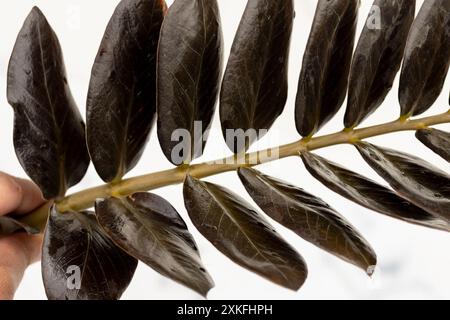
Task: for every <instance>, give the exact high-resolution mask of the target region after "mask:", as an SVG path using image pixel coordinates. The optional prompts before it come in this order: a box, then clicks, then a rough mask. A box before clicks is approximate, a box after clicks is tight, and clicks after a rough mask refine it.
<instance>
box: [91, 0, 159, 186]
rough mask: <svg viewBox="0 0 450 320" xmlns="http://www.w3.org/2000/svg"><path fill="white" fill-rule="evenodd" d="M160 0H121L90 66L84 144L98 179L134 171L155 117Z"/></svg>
mask: <svg viewBox="0 0 450 320" xmlns="http://www.w3.org/2000/svg"><path fill="white" fill-rule="evenodd" d="M165 10H166V5H165V2H164V0H122V1H121V2H120V4H119V5H118V6H117V8H116V10H115V11H114V14H113V16H112V18H111V20H110V21H109V24H108V27H107V28H106V31H105V35H104V36H103V40H102V42H101V44H100V49H99V51H98V53H97V57H96V58H95V62H94V66H93V67H92V74H91V81H90V85H89V93H88V98H87V110H86V111H87V115H86V118H87V142H88V147H89V152H90V154H91V157H92V161H93V163H94V166H95V168H96V170H97V172H98V174H99V175H100V177H101V178H102V179H103V180H104V181H106V182H111V181H114V180H118V179H121V178H122V177H123V176H124V175H125V174H126V173H127V172H128V171H130V170H131V169H133V168H134V166H135V165H136V164H137V162H138V161H139V159H140V158H141V156H142V153H143V151H144V148H145V144H146V143H147V140H148V136H149V133H150V131H151V129H152V126H153V123H154V118H155V113H156V52H157V47H158V40H159V32H160V30H161V24H162V21H163V18H164V13H165Z"/></svg>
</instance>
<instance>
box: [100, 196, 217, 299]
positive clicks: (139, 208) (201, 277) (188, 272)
mask: <svg viewBox="0 0 450 320" xmlns="http://www.w3.org/2000/svg"><path fill="white" fill-rule="evenodd" d="M96 212H97V219H98V221H99V222H100V224H101V225H102V227H103V228H104V229H105V231H106V232H107V233H108V235H109V236H110V237H111V239H113V241H114V242H115V243H116V244H117V245H118V246H120V247H121V248H123V249H124V250H126V251H127V252H128V253H129V254H131V255H132V256H133V257H136V258H137V259H139V260H141V261H142V262H144V263H146V264H147V265H149V266H150V267H152V268H153V269H155V270H156V271H158V272H159V273H161V274H162V275H164V276H166V277H169V278H171V279H173V280H175V281H177V282H179V283H181V284H183V285H185V286H187V287H189V288H191V289H193V290H195V291H197V292H198V293H200V294H202V295H203V296H206V294H207V293H208V291H209V290H210V289H211V288H212V287H213V286H214V282H213V280H212V279H211V277H210V276H209V274H208V273H207V271H206V270H205V268H204V267H203V265H202V262H201V259H200V255H199V252H198V249H197V245H196V244H195V241H194V239H193V238H192V236H191V234H190V233H189V231H188V229H187V226H186V224H185V223H184V221H183V219H182V218H181V217H180V215H179V214H178V212H177V211H176V210H175V209H174V208H173V207H172V206H171V205H170V203H168V202H167V201H166V200H164V199H163V198H161V197H159V196H157V195H154V194H151V193H136V194H134V195H132V196H130V197H128V198H122V199H119V198H110V199H106V200H98V201H97V204H96Z"/></svg>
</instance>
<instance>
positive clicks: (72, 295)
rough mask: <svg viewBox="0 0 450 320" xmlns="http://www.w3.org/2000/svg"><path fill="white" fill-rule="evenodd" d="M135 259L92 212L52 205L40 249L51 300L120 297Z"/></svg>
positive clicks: (129, 279) (128, 279)
mask: <svg viewBox="0 0 450 320" xmlns="http://www.w3.org/2000/svg"><path fill="white" fill-rule="evenodd" d="M136 267H137V260H136V259H134V258H132V257H130V256H129V255H128V254H126V253H125V252H124V251H122V250H121V249H120V248H118V247H117V246H116V245H115V244H114V243H113V242H112V241H111V240H110V239H109V238H108V237H107V236H106V234H105V233H104V232H103V230H101V228H100V226H99V225H98V223H97V221H96V219H95V215H94V213H92V212H84V213H78V212H67V213H64V214H62V213H60V212H58V211H57V209H56V208H55V207H53V208H52V210H51V214H50V217H49V221H48V224H47V230H46V231H45V236H44V245H43V249H42V275H43V278H44V285H45V291H46V293H47V297H48V298H49V299H51V300H115V299H119V298H120V296H121V295H122V293H123V292H124V291H125V289H126V288H127V287H128V284H129V283H130V281H131V279H132V278H133V275H134V271H135V270H136Z"/></svg>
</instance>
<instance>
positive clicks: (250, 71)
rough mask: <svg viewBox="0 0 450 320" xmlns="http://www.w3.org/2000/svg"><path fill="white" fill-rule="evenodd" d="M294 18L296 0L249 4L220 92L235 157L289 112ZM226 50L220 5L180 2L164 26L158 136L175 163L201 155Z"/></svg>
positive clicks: (209, 1) (209, 0) (224, 128)
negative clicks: (290, 55)
mask: <svg viewBox="0 0 450 320" xmlns="http://www.w3.org/2000/svg"><path fill="white" fill-rule="evenodd" d="M293 19H294V8H293V1H292V0H287V1H275V0H249V1H248V3H247V7H246V9H245V12H244V14H243V17H242V20H241V23H240V26H239V29H238V31H237V34H236V37H235V39H234V42H233V46H232V49H231V54H230V58H229V61H228V64H227V68H226V72H225V75H224V79H223V83H222V88H221V94H220V118H221V124H222V131H223V135H224V137H225V139H226V142H227V144H228V146H229V148H230V149H231V150H232V151H233V152H236V153H237V152H241V151H243V150H246V149H247V148H248V147H249V146H250V145H251V144H252V143H253V142H254V141H256V139H257V138H258V136H259V137H261V136H262V135H260V133H261V132H262V131H261V130H268V129H270V127H271V126H272V124H273V122H274V121H275V120H276V118H277V117H278V116H279V115H280V114H281V112H282V111H283V109H284V105H285V103H286V98H287V73H288V56H289V45H290V37H291V31H292V25H293ZM222 50H223V49H222V31H221V25H220V14H219V10H218V6H217V2H216V0H195V1H188V0H176V1H175V2H174V4H173V5H172V7H171V8H170V10H169V13H168V15H167V17H166V19H165V21H164V23H163V27H162V31H161V39H160V48H159V54H158V114H159V116H158V137H159V142H160V145H161V147H162V150H163V152H164V154H165V155H166V157H167V158H168V159H169V161H171V162H172V163H173V164H175V165H180V164H183V163H186V162H190V161H191V160H193V159H195V158H197V157H199V156H201V155H202V153H203V149H204V147H205V144H206V140H207V138H208V129H209V127H210V125H211V121H212V118H213V116H214V112H215V105H216V99H217V95H218V91H219V87H220V80H221V73H222ZM249 129H250V130H252V132H248V131H247V130H249ZM253 130H254V131H255V134H254V133H253Z"/></svg>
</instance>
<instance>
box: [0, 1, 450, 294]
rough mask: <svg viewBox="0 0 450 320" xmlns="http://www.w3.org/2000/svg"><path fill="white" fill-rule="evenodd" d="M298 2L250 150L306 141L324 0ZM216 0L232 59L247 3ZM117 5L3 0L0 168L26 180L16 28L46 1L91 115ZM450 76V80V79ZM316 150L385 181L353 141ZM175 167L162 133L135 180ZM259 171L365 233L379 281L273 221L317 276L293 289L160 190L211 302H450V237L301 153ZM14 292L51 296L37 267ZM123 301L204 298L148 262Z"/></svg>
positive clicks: (223, 178)
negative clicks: (402, 218) (16, 111)
mask: <svg viewBox="0 0 450 320" xmlns="http://www.w3.org/2000/svg"><path fill="white" fill-rule="evenodd" d="M281 1H283V0H281ZM294 1H295V8H296V18H295V25H294V32H293V35H292V46H291V58H290V75H289V76H290V82H289V85H290V92H289V100H288V102H287V105H286V110H285V112H284V113H283V115H282V116H281V117H280V118H279V119H278V121H277V122H276V123H275V125H274V127H273V129H272V130H271V131H270V133H269V134H268V135H267V136H266V137H265V138H264V139H263V140H261V141H260V142H259V143H258V144H256V145H254V146H253V147H252V149H254V150H256V149H261V148H264V147H272V146H275V145H278V144H284V143H288V142H293V141H295V140H297V139H298V138H299V136H298V133H297V132H296V130H295V125H294V102H295V95H296V88H297V81H298V76H299V73H300V69H301V61H302V56H303V51H304V48H305V46H306V42H307V39H308V34H309V30H310V27H311V23H312V20H313V16H314V11H315V6H316V3H317V2H316V0H294ZM167 2H168V4H169V5H170V4H171V3H172V2H173V1H172V0H168V1H167ZM218 2H219V6H220V9H221V15H222V25H223V32H224V37H225V57H227V56H228V53H229V50H230V47H231V44H232V41H233V37H234V34H235V32H236V29H237V27H238V24H239V20H240V18H241V15H242V13H243V11H244V8H245V5H246V2H247V1H246V0H218ZM422 2H423V1H421V0H418V1H417V6H418V8H419V6H420V5H422ZM118 3H119V0H96V1H89V0H15V1H13V2H6V1H1V2H0V40H1V45H0V92H1V94H0V146H1V148H2V149H1V152H0V154H1V161H0V170H2V171H6V172H8V173H10V174H13V175H17V176H20V177H26V175H25V173H24V172H23V170H22V168H21V167H20V165H19V163H18V161H17V159H16V156H15V154H14V149H13V144H12V125H13V112H12V109H11V107H9V105H8V103H7V101H6V71H7V66H8V61H9V57H10V54H11V51H12V48H13V45H14V42H15V39H16V36H17V33H18V32H19V30H20V28H21V26H22V23H23V21H24V19H25V17H26V16H27V14H28V12H29V11H30V10H31V8H32V7H33V6H35V5H37V6H39V7H40V9H41V10H42V11H43V12H44V14H45V15H46V17H47V19H48V20H49V22H50V24H51V25H52V27H53V28H54V30H55V31H56V33H57V35H58V36H59V39H60V42H61V45H62V48H63V51H64V57H65V61H66V66H67V72H68V80H69V83H70V85H71V88H72V93H73V95H74V96H75V99H76V101H77V103H78V106H79V108H80V109H81V111H82V113H83V114H84V110H85V101H86V94H87V89H88V84H89V78H90V71H91V67H92V63H93V61H94V58H95V55H96V53H97V50H98V46H99V43H100V40H101V38H102V36H103V32H104V30H105V27H106V25H107V23H108V20H109V18H110V17H111V15H112V13H113V11H114V8H115V7H116V5H117V4H118ZM371 5H372V1H371V0H362V5H361V9H360V21H359V28H358V30H359V31H360V30H361V29H362V27H363V25H364V23H365V20H366V17H367V15H368V13H369V10H370V7H371ZM358 37H359V32H358ZM448 80H450V77H449V79H448ZM448 80H447V82H446V85H445V88H444V92H443V94H442V95H441V97H440V98H439V100H438V101H437V102H436V104H435V106H434V107H433V108H432V109H431V110H430V111H428V112H427V115H431V114H437V113H440V112H444V111H446V110H447V109H449V106H448V93H449V90H450V81H448ZM397 92H398V77H397V80H396V82H395V86H394V88H393V90H392V91H391V93H390V94H389V96H388V98H387V99H386V101H385V103H384V105H383V107H382V108H380V109H379V110H378V111H377V112H376V114H374V115H373V116H372V117H370V118H369V119H368V120H367V121H366V122H365V123H364V124H363V126H368V125H373V124H378V123H382V122H387V121H391V120H395V119H397V118H398V116H399V114H400V108H399V104H398V98H397ZM344 105H346V104H344ZM344 111H345V110H344V108H343V109H342V110H341V112H340V113H339V114H338V115H337V116H336V117H335V119H334V120H333V121H332V122H331V123H329V124H328V125H327V126H326V127H325V128H324V129H323V130H322V131H321V132H320V134H325V133H329V132H335V131H339V130H341V129H342V128H343V125H342V119H343V115H344ZM219 128H220V123H219V119H218V115H216V118H215V121H214V125H213V129H212V133H211V136H210V139H209V143H208V144H207V147H206V150H205V155H204V157H202V158H201V159H200V160H197V161H196V162H199V161H204V160H213V159H216V158H221V157H223V156H224V155H228V154H229V151H228V149H227V148H226V145H225V143H224V141H223V138H222V135H221V133H220V130H219ZM441 129H444V130H450V125H444V126H441ZM370 141H371V142H373V143H376V144H379V145H381V146H388V147H391V148H396V149H398V150H402V151H406V152H410V153H413V154H415V155H417V156H420V157H422V158H424V159H426V160H427V161H429V162H431V163H433V164H434V165H436V166H439V167H440V168H443V169H444V170H446V171H447V172H450V164H449V163H447V162H445V161H444V160H442V159H441V158H439V157H438V156H437V155H435V154H433V153H432V152H431V151H430V150H428V149H427V148H425V147H424V146H422V145H421V144H420V143H419V142H418V141H416V140H415V138H414V133H413V132H408V133H399V134H392V135H389V136H384V137H379V138H375V139H371V140H370ZM318 154H320V155H322V156H325V157H327V158H329V159H332V160H334V161H336V162H338V163H341V164H343V165H345V166H347V167H350V168H352V169H353V170H355V171H357V172H360V173H363V174H364V175H366V176H368V177H370V178H373V179H375V180H377V181H379V182H382V180H381V179H380V178H379V177H378V176H377V175H376V174H375V173H374V172H373V171H372V170H371V169H370V168H369V167H368V166H367V165H366V164H365V163H364V162H363V161H362V160H361V158H360V157H359V155H358V154H357V152H356V150H354V148H352V147H351V146H338V147H332V148H327V149H324V150H321V151H319V152H318ZM170 167H171V164H170V163H169V162H168V161H167V160H166V159H165V157H164V156H163V154H162V152H161V150H160V147H159V144H158V141H157V138H156V132H155V131H154V132H153V133H152V136H151V139H150V142H149V145H148V147H147V149H146V152H145V155H144V157H143V158H142V160H141V161H140V163H139V165H138V167H137V168H136V169H134V170H133V171H132V172H131V173H129V174H128V176H134V175H139V174H143V173H148V172H153V171H158V170H162V169H168V168H170ZM259 169H260V170H262V171H263V172H265V173H267V174H270V175H272V176H276V177H279V178H281V179H284V180H286V181H288V182H290V183H292V184H295V185H297V186H299V187H302V188H304V189H306V190H307V191H309V192H311V193H313V194H315V195H317V196H319V197H321V198H323V199H324V200H326V201H327V202H328V203H329V204H330V205H331V206H333V207H334V208H335V209H337V210H338V211H339V212H340V213H341V214H343V215H344V216H345V217H346V218H347V219H349V220H350V221H351V222H352V223H353V224H354V225H355V226H356V227H357V228H358V229H359V230H360V231H361V232H362V233H363V235H365V237H366V239H367V240H368V241H369V242H370V243H371V244H372V246H373V248H374V249H375V251H376V252H377V255H378V261H379V266H378V268H377V270H376V273H375V275H374V277H373V278H368V277H367V276H366V275H365V274H364V273H363V272H362V271H360V270H359V269H356V268H355V267H353V266H351V265H349V264H346V263H344V262H342V261H341V260H338V259H337V258H335V257H333V256H331V255H329V254H328V253H326V252H324V251H321V250H319V249H317V248H315V247H313V246H312V245H310V244H309V243H307V242H305V241H303V240H302V239H300V238H299V237H298V236H296V235H295V234H294V233H292V232H291V231H289V230H287V229H285V228H283V227H282V226H280V225H278V224H276V223H275V222H273V221H272V222H273V224H274V226H276V229H277V230H278V231H279V232H280V233H281V234H282V235H283V237H284V238H285V239H287V240H288V241H289V242H290V243H291V244H292V245H293V246H294V247H295V248H296V249H297V250H298V251H299V252H300V253H301V254H302V256H303V257H304V258H305V260H306V262H307V263H308V267H309V278H308V280H307V281H306V284H305V285H304V286H303V288H302V289H301V290H300V291H299V292H291V291H289V290H286V289H283V288H281V287H278V286H276V285H274V284H272V283H270V282H268V281H266V280H264V279H262V278H260V277H258V276H256V275H255V274H253V273H250V272H248V271H246V270H245V269H243V268H241V267H239V266H237V265H235V264H234V263H232V262H231V261H230V260H228V259H227V258H226V257H224V256H223V255H221V254H220V253H219V252H218V251H217V250H216V249H214V248H213V246H212V245H211V244H210V243H209V242H207V241H206V240H205V239H204V238H203V237H202V236H201V235H200V234H199V233H198V232H196V230H195V229H194V227H193V225H192V223H191V222H190V221H189V218H188V216H187V213H186V211H185V209H184V204H183V199H182V192H181V186H174V187H168V188H163V189H160V190H156V191H155V193H157V194H159V195H161V196H163V197H165V198H166V199H168V200H169V201H170V202H171V203H172V205H173V206H174V207H175V208H177V210H178V211H179V212H180V214H181V215H182V216H183V218H184V219H185V220H186V222H187V224H188V226H189V229H190V231H191V232H192V233H193V235H194V237H195V239H196V241H197V243H198V246H199V248H200V252H201V255H202V258H203V261H204V264H205V265H206V267H207V269H208V270H209V272H210V274H211V275H212V277H213V278H214V280H215V282H216V287H215V288H214V289H213V290H212V291H211V292H210V294H209V298H210V299H443V298H447V299H448V298H450V273H449V272H448V270H449V269H450V250H449V248H450V235H449V234H446V233H443V232H440V231H432V230H427V229H425V228H421V227H416V226H413V225H408V224H406V223H402V222H398V221H396V220H393V219H391V218H387V217H385V216H382V215H379V214H377V213H374V212H371V211H369V210H366V209H364V208H362V207H360V206H358V205H356V204H353V203H351V202H349V201H347V200H345V199H343V198H341V197H340V196H338V195H336V194H334V193H333V192H331V191H329V190H328V189H327V188H325V187H324V186H322V185H321V184H320V183H319V182H317V181H316V180H314V179H313V178H312V177H311V176H310V175H309V174H308V172H307V171H306V170H305V169H304V167H303V165H302V162H301V161H300V159H297V158H291V159H285V160H280V161H277V162H274V163H272V164H268V165H264V166H261V167H259ZM207 180H209V181H212V182H218V183H220V184H222V185H224V186H226V187H229V188H231V189H232V190H234V191H236V192H238V193H239V194H241V195H244V197H245V198H246V199H247V200H249V201H250V202H251V203H253V202H252V201H251V199H250V197H248V196H247V194H246V192H245V190H244V188H243V187H242V186H241V185H240V182H239V180H238V178H237V176H236V174H234V173H231V174H223V175H220V176H217V177H213V178H209V179H207ZM100 183H101V180H100V179H99V178H98V177H97V175H96V173H95V171H94V170H93V167H92V166H91V167H90V169H89V172H88V174H87V175H86V177H85V179H84V180H83V181H82V183H80V184H79V185H78V186H77V187H75V188H73V189H72V190H70V192H75V191H77V190H80V189H83V188H86V187H89V186H93V185H97V184H100ZM0 254H1V253H0ZM16 298H17V299H45V298H46V297H45V293H44V288H43V285H42V280H41V270H40V265H39V264H35V265H33V266H32V267H30V268H29V270H28V271H27V273H26V275H25V278H24V280H23V283H22V285H21V286H20V288H19V290H18V292H17V295H16ZM123 298H124V299H200V298H201V297H200V296H198V295H196V294H195V293H194V292H192V291H190V290H188V289H186V288H184V287H182V286H180V285H178V284H176V283H175V282H173V281H171V280H168V279H165V278H163V277H162V276H160V275H159V274H157V273H156V272H155V271H153V270H151V269H150V268H148V267H147V266H145V265H143V264H140V265H139V267H138V269H137V271H136V276H135V277H134V279H133V281H132V283H131V285H130V287H129V289H128V290H127V291H126V293H125V294H124V296H123Z"/></svg>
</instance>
